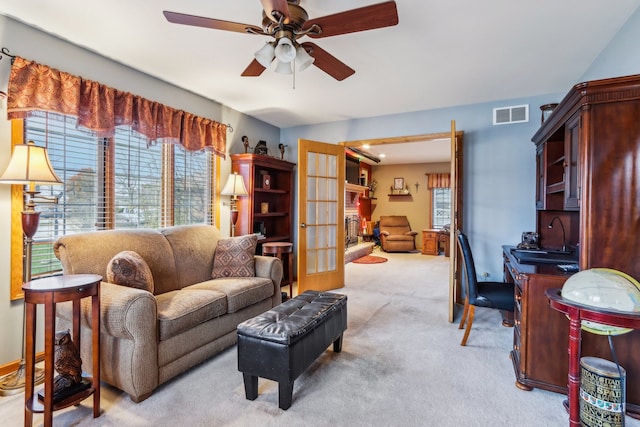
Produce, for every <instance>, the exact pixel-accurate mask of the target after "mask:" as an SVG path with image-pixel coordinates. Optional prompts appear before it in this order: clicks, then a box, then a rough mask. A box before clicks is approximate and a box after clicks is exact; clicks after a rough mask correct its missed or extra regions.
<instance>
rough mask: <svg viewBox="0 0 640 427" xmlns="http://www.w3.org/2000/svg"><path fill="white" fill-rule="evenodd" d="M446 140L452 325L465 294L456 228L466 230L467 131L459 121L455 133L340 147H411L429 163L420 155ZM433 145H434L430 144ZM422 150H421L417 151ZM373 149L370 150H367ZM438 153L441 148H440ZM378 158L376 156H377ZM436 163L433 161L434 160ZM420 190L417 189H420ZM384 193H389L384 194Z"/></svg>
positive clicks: (453, 131)
mask: <svg viewBox="0 0 640 427" xmlns="http://www.w3.org/2000/svg"><path fill="white" fill-rule="evenodd" d="M443 141H447V142H448V144H447V145H448V153H445V156H446V154H448V156H446V158H445V157H442V153H440V154H439V155H440V156H441V157H439V158H438V160H437V161H438V162H442V161H446V162H449V164H450V167H449V169H450V170H449V171H450V174H451V179H452V182H451V189H452V191H451V199H452V200H451V206H452V212H451V228H450V230H451V232H450V233H451V234H450V238H449V242H450V243H449V245H450V249H449V252H450V255H451V256H450V277H449V288H450V301H449V319H448V320H449V322H453V321H454V318H455V316H456V311H458V310H459V307H460V304H461V301H462V295H461V289H460V288H461V287H460V284H459V283H458V280H457V278H458V276H459V275H458V274H457V272H458V271H460V260H459V259H458V256H457V247H456V243H455V234H454V233H455V229H456V228H463V220H462V212H463V204H462V200H463V199H462V194H463V191H462V189H463V187H462V179H463V175H462V161H463V132H462V131H456V129H455V121H452V123H451V132H440V133H432V134H420V135H408V136H400V137H392V138H377V139H367V140H354V141H344V142H341V143H340V145H342V146H344V147H345V149H354V148H355V149H356V150H358V151H365V152H370V151H379V150H374V149H372V148H371V147H375V148H377V149H380V148H383V149H384V151H387V150H389V151H394V149H397V148H400V147H409V148H410V149H411V152H412V153H413V156H414V158H415V159H416V160H415V163H429V161H423V160H420V159H421V157H418V155H417V154H419V153H427V152H429V148H430V147H435V145H436V144H438V143H439V145H442V142H443ZM429 144H431V145H429ZM417 147H419V148H417ZM367 150H369V151H367ZM436 150H437V149H436ZM373 157H375V156H373ZM392 162H393V160H392V159H389V161H387V162H385V163H384V164H386V165H391V164H393V163H392ZM431 162H433V161H431ZM417 189H418V187H416V190H417ZM381 194H385V193H384V191H383V192H382V193H381Z"/></svg>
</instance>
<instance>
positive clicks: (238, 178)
mask: <svg viewBox="0 0 640 427" xmlns="http://www.w3.org/2000/svg"><path fill="white" fill-rule="evenodd" d="M220 194H222V195H223V196H231V201H230V203H229V206H231V236H235V235H236V222H237V221H238V196H246V195H248V194H249V193H247V187H245V186H244V180H243V179H242V175H238V173H237V172H234V173H232V174H231V175H229V178H227V183H226V184H225V185H224V188H223V189H222V191H221V192H220Z"/></svg>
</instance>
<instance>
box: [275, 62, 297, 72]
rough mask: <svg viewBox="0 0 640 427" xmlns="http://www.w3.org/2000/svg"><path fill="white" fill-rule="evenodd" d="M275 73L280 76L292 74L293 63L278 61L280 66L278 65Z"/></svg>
mask: <svg viewBox="0 0 640 427" xmlns="http://www.w3.org/2000/svg"><path fill="white" fill-rule="evenodd" d="M275 71H276V73H280V74H292V73H293V71H292V70H291V62H282V61H278V65H276V69H275Z"/></svg>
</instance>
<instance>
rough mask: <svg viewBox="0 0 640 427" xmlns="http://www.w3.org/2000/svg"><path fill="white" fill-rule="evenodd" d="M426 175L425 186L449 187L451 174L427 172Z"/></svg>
mask: <svg viewBox="0 0 640 427" xmlns="http://www.w3.org/2000/svg"><path fill="white" fill-rule="evenodd" d="M426 175H427V188H428V189H429V190H431V189H432V188H450V187H451V174H449V173H428V174H426Z"/></svg>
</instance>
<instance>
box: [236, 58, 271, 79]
mask: <svg viewBox="0 0 640 427" xmlns="http://www.w3.org/2000/svg"><path fill="white" fill-rule="evenodd" d="M264 70H266V68H264V67H263V66H262V65H261V64H260V63H259V62H258V61H256V60H255V59H254V60H253V61H251V64H249V65H248V66H247V68H245V69H244V71H243V72H242V74H240V75H241V76H242V77H258V76H259V75H260V74H262V72H263V71H264Z"/></svg>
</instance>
